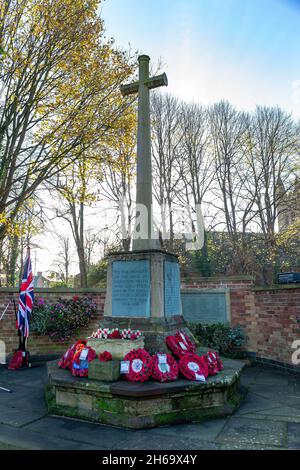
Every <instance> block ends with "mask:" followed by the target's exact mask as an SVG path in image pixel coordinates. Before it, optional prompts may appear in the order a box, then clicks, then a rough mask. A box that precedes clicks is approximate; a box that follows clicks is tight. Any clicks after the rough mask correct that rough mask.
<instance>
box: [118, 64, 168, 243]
mask: <svg viewBox="0 0 300 470" xmlns="http://www.w3.org/2000/svg"><path fill="white" fill-rule="evenodd" d="M138 60H139V80H138V81H137V82H134V83H130V84H128V85H122V86H121V93H122V95H123V96H127V95H131V94H133V93H138V135H137V179H136V204H137V205H143V207H145V208H146V209H147V222H148V224H147V231H146V232H147V233H148V236H147V239H145V238H139V239H134V240H133V244H132V249H133V250H150V249H156V248H159V247H160V244H159V241H158V240H153V239H152V237H151V233H152V232H151V229H152V224H153V220H152V162H151V128H150V93H149V90H151V89H152V88H157V87H160V86H167V85H168V79H167V76H166V74H165V73H163V74H162V75H158V76H156V77H149V62H150V57H149V56H147V55H141V56H139V59H138ZM138 213H140V211H139V208H138V206H137V215H138ZM139 216H141V214H139ZM140 219H141V217H140ZM138 225H139V221H138V217H137V219H136V227H135V230H137V226H138Z"/></svg>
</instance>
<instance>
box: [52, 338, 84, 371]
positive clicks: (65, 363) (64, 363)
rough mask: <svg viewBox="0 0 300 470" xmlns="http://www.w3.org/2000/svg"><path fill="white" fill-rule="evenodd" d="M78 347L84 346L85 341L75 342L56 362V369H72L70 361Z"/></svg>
mask: <svg viewBox="0 0 300 470" xmlns="http://www.w3.org/2000/svg"><path fill="white" fill-rule="evenodd" d="M80 345H84V346H85V345H86V340H85V339H80V340H79V341H76V343H74V344H73V345H72V346H71V347H70V348H69V349H68V350H67V351H66V353H65V354H64V355H63V357H62V358H61V359H60V360H59V361H58V367H60V368H61V369H70V370H71V369H72V361H73V357H74V354H75V352H76V348H77V347H80Z"/></svg>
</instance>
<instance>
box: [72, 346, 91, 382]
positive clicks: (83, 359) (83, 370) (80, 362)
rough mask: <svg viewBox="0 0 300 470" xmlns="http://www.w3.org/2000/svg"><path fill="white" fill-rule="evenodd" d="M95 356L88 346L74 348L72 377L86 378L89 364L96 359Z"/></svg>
mask: <svg viewBox="0 0 300 470" xmlns="http://www.w3.org/2000/svg"><path fill="white" fill-rule="evenodd" d="M96 357H97V354H96V352H95V351H94V349H93V348H91V347H90V346H85V345H84V344H82V345H79V346H78V347H77V348H76V351H75V354H74V357H73V361H72V369H71V372H72V375H74V376H78V377H88V372H89V362H91V361H93V360H94V359H96Z"/></svg>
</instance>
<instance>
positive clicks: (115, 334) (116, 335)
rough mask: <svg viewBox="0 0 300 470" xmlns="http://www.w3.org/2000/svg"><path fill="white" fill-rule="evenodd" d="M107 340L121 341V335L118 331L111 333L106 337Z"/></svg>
mask: <svg viewBox="0 0 300 470" xmlns="http://www.w3.org/2000/svg"><path fill="white" fill-rule="evenodd" d="M108 338H109V339H121V333H120V331H119V330H114V331H113V332H112V333H109V335H108Z"/></svg>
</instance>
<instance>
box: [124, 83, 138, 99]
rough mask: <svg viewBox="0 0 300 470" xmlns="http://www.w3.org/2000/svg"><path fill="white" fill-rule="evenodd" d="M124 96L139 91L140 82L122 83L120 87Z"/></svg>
mask: <svg viewBox="0 0 300 470" xmlns="http://www.w3.org/2000/svg"><path fill="white" fill-rule="evenodd" d="M120 89H121V93H122V96H127V95H133V93H137V92H138V91H139V82H134V83H128V85H121V87H120Z"/></svg>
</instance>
